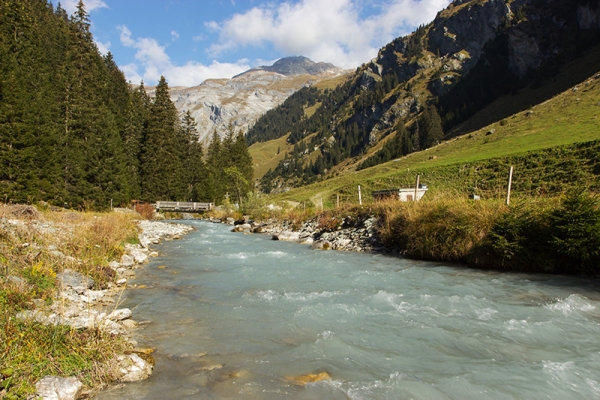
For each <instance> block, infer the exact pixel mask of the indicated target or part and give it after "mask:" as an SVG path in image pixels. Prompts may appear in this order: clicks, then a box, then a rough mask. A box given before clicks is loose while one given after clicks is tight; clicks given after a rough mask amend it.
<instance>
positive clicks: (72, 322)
mask: <svg viewBox="0 0 600 400" xmlns="http://www.w3.org/2000/svg"><path fill="white" fill-rule="evenodd" d="M0 223H2V225H3V227H4V228H5V230H7V231H8V230H10V229H13V228H15V229H16V228H17V227H19V226H24V224H27V229H30V230H33V231H39V232H49V231H57V232H59V231H61V227H59V226H55V225H54V224H53V223H52V222H48V221H45V220H42V219H39V220H36V219H34V220H30V221H27V222H24V221H23V220H19V219H14V220H12V219H5V218H2V219H0ZM138 226H139V230H140V232H139V243H140V244H127V245H125V253H124V254H123V255H122V257H121V259H120V260H119V261H112V262H111V263H110V264H109V267H110V269H111V270H112V271H113V273H114V276H115V279H114V282H110V283H109V284H108V285H107V286H108V287H107V288H106V289H102V290H93V289H92V288H93V287H94V280H93V279H92V278H91V277H90V276H87V275H86V274H84V273H82V272H78V271H75V270H73V269H70V268H65V269H63V270H62V271H61V272H59V273H57V274H56V288H57V291H56V296H55V299H54V301H52V302H51V304H49V305H48V304H47V302H44V301H42V300H40V301H37V300H34V308H33V309H28V310H24V311H21V312H19V313H17V315H16V318H17V319H20V320H33V321H36V322H39V323H41V324H44V325H66V326H70V327H72V328H73V329H76V330H86V329H92V330H96V329H97V330H100V331H102V332H104V333H105V334H106V335H105V336H103V337H106V338H111V337H112V338H114V337H115V336H118V337H122V338H124V339H125V340H126V341H128V342H129V343H130V347H131V348H132V350H131V351H128V352H127V354H118V355H116V357H114V358H113V359H112V360H110V361H109V362H107V363H106V364H105V365H101V366H99V368H106V369H110V370H111V375H112V376H114V377H115V378H116V380H117V381H119V382H133V381H138V380H143V379H146V378H148V377H149V376H150V374H151V373H152V369H153V360H152V357H151V356H150V355H149V354H150V353H151V350H149V349H140V348H137V343H136V341H135V339H134V332H135V329H136V327H137V325H138V323H137V322H136V321H135V320H134V319H132V317H133V313H132V311H131V310H130V309H128V308H120V300H121V299H122V298H123V293H124V291H125V290H126V288H127V283H128V280H129V279H130V278H132V277H133V276H134V275H135V270H136V269H137V268H140V266H141V265H142V264H144V263H147V262H148V261H149V259H150V258H151V257H154V256H157V255H158V254H157V253H156V252H154V251H152V250H151V248H150V246H151V245H152V244H157V243H159V242H160V241H161V240H173V239H178V238H179V237H180V236H181V235H184V234H186V233H188V232H189V231H190V230H193V228H192V227H190V226H188V225H183V224H174V223H166V222H159V221H145V220H142V221H139V222H138ZM62 230H63V231H64V229H62ZM74 233H75V234H76V228H75V232H74ZM23 246H32V247H33V245H30V244H28V243H24V244H23ZM50 247H52V248H48V249H38V251H47V252H51V253H52V254H53V255H54V256H55V257H56V258H57V260H61V259H62V260H66V261H68V264H73V263H75V264H76V263H77V262H78V260H76V259H73V257H69V256H66V255H64V254H63V253H61V252H60V251H59V250H57V249H56V247H55V246H50ZM7 279H8V280H9V281H11V283H12V284H15V285H27V284H28V283H27V282H26V281H25V280H24V279H22V278H20V277H17V276H11V275H9V276H8V277H7ZM109 340H111V339H109ZM0 378H1V377H0ZM0 381H1V379H0ZM83 386H84V385H83V383H82V382H81V381H79V380H78V379H76V378H73V377H59V376H45V377H43V378H42V379H41V380H39V381H38V382H37V383H36V384H35V388H36V391H37V393H36V394H37V396H38V397H37V398H40V397H41V398H43V399H62V400H67V399H77V398H79V397H81V395H82V394H85V393H82V390H85V389H83ZM87 389H88V390H89V388H87ZM0 394H1V393H0ZM0 397H2V396H0Z"/></svg>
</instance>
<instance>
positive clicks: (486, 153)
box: [278, 78, 600, 202]
mask: <svg viewBox="0 0 600 400" xmlns="http://www.w3.org/2000/svg"><path fill="white" fill-rule="evenodd" d="M504 101H506V100H504ZM599 114H600V82H599V81H598V79H594V78H592V79H590V80H588V81H586V82H585V83H582V84H580V85H578V86H577V87H574V88H572V89H569V90H567V91H565V92H563V93H561V94H560V95H558V96H555V97H554V98H552V99H551V100H548V101H546V102H544V103H542V104H540V105H537V106H535V107H532V108H531V109H529V110H527V111H523V112H520V113H518V114H515V115H513V116H512V117H509V118H506V119H505V120H503V121H500V122H497V123H494V124H491V125H489V126H487V127H485V128H482V129H480V130H478V131H474V132H473V133H471V134H467V135H463V136H460V137H457V138H455V139H452V140H449V141H447V142H444V143H442V144H440V145H438V146H436V147H434V148H431V149H428V150H426V151H422V152H419V153H414V154H411V155H409V156H407V157H403V158H401V159H399V160H394V161H391V162H388V163H385V164H382V165H379V166H375V167H373V168H369V169H366V170H363V171H358V172H355V171H348V172H346V173H343V174H341V175H339V176H337V177H334V178H331V179H328V180H326V181H322V182H318V183H316V184H313V185H309V186H306V187H302V188H297V189H294V190H291V191H289V192H287V193H285V194H281V195H279V196H278V197H279V198H281V199H286V200H296V201H303V200H307V199H311V200H312V201H313V202H317V201H319V199H320V198H325V199H326V198H330V197H331V196H332V195H333V194H335V193H342V194H343V195H345V196H346V198H348V200H349V199H351V198H352V197H353V196H354V197H356V196H355V195H354V194H352V193H351V191H350V192H349V191H348V188H350V187H356V186H357V185H364V186H366V187H372V188H374V187H384V186H385V185H386V184H389V185H393V184H396V183H397V179H396V178H395V176H397V175H398V174H401V173H402V174H404V173H406V172H408V171H410V170H413V171H414V170H421V171H431V172H432V174H431V176H430V178H432V180H430V181H428V182H425V183H427V184H428V185H429V186H430V187H432V186H434V185H438V186H440V187H441V186H444V185H445V184H447V183H448V181H447V180H448V177H447V176H446V175H445V174H444V173H440V174H437V175H439V176H440V177H443V178H441V180H439V181H436V179H435V178H434V176H436V173H434V172H435V171H436V170H442V169H444V168H445V167H447V166H451V165H457V164H464V163H472V162H477V161H483V160H489V159H491V158H498V157H505V156H510V155H515V154H523V153H525V152H529V151H535V150H540V149H547V148H551V147H556V146H561V145H566V144H571V143H579V142H586V141H592V140H596V139H600V129H598V128H599V127H600V123H599V122H600V121H599V120H598V116H599ZM492 129H494V130H495V132H494V133H493V134H489V135H487V134H486V133H488V132H489V131H491V130H492ZM433 189H435V188H433ZM462 189H463V190H468V188H462Z"/></svg>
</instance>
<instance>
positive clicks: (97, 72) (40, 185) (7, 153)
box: [0, 0, 252, 209]
mask: <svg viewBox="0 0 600 400" xmlns="http://www.w3.org/2000/svg"><path fill="white" fill-rule="evenodd" d="M0 60H2V61H1V62H0V199H1V200H2V201H4V202H5V203H7V202H30V203H31V202H37V201H47V202H49V203H51V204H55V205H61V206H68V207H74V208H84V209H105V208H108V207H109V206H110V205H111V204H114V205H124V204H127V203H128V202H129V201H130V200H132V199H141V200H146V201H156V200H195V201H213V202H217V203H219V202H221V201H222V200H223V198H224V197H225V195H226V193H227V192H228V191H229V192H232V191H236V192H240V191H241V192H242V193H244V194H245V193H246V192H247V189H248V187H249V183H247V182H250V180H251V179H252V167H251V165H252V164H251V160H250V157H249V155H248V151H247V147H246V145H245V143H244V142H243V138H242V140H235V137H234V133H233V131H232V132H231V134H230V136H231V137H232V138H233V139H231V140H230V142H231V143H230V144H229V145H228V146H227V145H226V146H224V148H223V153H219V154H216V155H215V157H223V158H226V159H227V160H229V161H228V162H227V163H226V164H227V165H225V166H224V167H223V169H219V168H218V167H215V166H211V165H205V162H204V160H203V157H202V147H201V145H200V144H199V143H198V139H197V132H196V122H195V121H194V120H193V118H192V117H191V115H190V114H189V113H185V114H182V115H180V114H179V112H178V111H177V109H176V108H175V106H174V105H173V102H172V101H171V99H170V97H169V88H168V84H167V82H166V80H165V79H164V77H163V78H161V81H160V83H159V85H158V87H157V89H156V93H155V96H154V97H153V98H151V97H149V96H148V95H147V94H146V92H145V89H144V85H143V83H142V84H141V85H140V86H139V87H138V88H136V89H132V88H131V87H130V85H129V84H128V82H127V81H126V80H125V76H124V75H123V73H122V72H121V71H120V70H119V69H118V67H117V66H116V64H115V62H114V59H113V57H112V55H111V54H110V53H109V54H107V55H106V56H102V55H101V54H100V53H99V52H98V49H97V47H96V45H95V43H94V41H93V38H92V34H91V32H90V21H89V17H88V15H87V13H86V11H85V7H84V4H83V2H82V1H80V2H79V3H78V6H77V10H76V12H75V13H74V14H73V15H72V16H68V15H67V13H66V12H65V10H64V9H63V8H61V7H60V5H59V6H57V7H56V8H54V7H53V5H52V4H51V3H50V2H48V1H45V0H5V1H2V2H0ZM231 154H235V158H231ZM211 168H212V169H211ZM215 168H216V169H215ZM224 168H230V171H234V172H239V174H237V175H236V179H235V182H236V184H230V182H229V178H228V175H227V174H225V173H224ZM231 168H234V170H231ZM230 175H231V174H230ZM215 181H218V182H221V181H223V182H222V184H221V186H220V187H222V188H223V189H222V190H215V189H214V184H213V183H214V182H215ZM211 182H213V183H211ZM240 182H241V183H240ZM242 183H243V185H242ZM211 185H213V186H211ZM244 185H245V186H244Z"/></svg>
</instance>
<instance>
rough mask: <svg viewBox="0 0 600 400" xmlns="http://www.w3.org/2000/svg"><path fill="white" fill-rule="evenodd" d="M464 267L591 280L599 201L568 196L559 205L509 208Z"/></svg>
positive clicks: (598, 251) (599, 239)
mask: <svg viewBox="0 0 600 400" xmlns="http://www.w3.org/2000/svg"><path fill="white" fill-rule="evenodd" d="M468 262H469V264H470V265H471V266H476V267H481V268H492V269H504V270H518V271H526V272H548V273H561V274H572V275H586V276H589V275H595V274H596V270H597V269H598V266H599V265H600V210H599V209H598V198H597V196H595V195H591V194H588V193H585V192H583V191H571V192H570V193H569V194H568V195H566V196H565V197H564V198H563V199H562V200H561V201H560V202H559V203H558V204H556V203H555V204H548V203H544V202H535V203H525V202H522V203H520V204H518V205H516V206H513V207H511V208H510V209H509V210H508V211H507V212H505V213H504V214H502V215H501V216H500V217H499V218H498V219H497V220H496V221H495V222H494V224H493V226H492V228H491V229H490V231H489V233H488V235H487V236H486V238H485V239H484V240H482V242H481V243H480V244H479V245H478V246H476V247H475V248H474V249H473V251H472V252H471V254H470V255H469V257H468Z"/></svg>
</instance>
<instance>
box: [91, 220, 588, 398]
mask: <svg viewBox="0 0 600 400" xmlns="http://www.w3.org/2000/svg"><path fill="white" fill-rule="evenodd" d="M191 223H192V224H194V226H195V227H196V228H197V231H195V232H192V233H190V234H188V235H187V236H185V237H184V238H182V239H181V240H179V241H174V242H167V243H164V244H161V245H159V246H156V247H157V249H158V250H159V251H160V252H161V254H162V255H161V256H160V257H158V258H155V259H153V262H152V263H150V264H148V265H146V266H145V268H144V269H143V270H138V272H137V277H136V279H135V282H134V283H135V284H137V285H138V286H140V285H146V286H147V288H141V289H130V290H128V291H127V292H126V294H127V299H126V301H125V303H124V304H123V306H127V307H130V308H135V309H134V317H135V319H136V320H138V321H142V322H144V321H147V323H145V324H142V327H141V328H140V329H139V330H138V333H139V335H140V338H139V341H140V345H144V346H151V347H155V348H156V352H155V353H154V357H155V360H156V366H155V370H154V375H153V376H152V377H151V378H150V379H149V380H147V381H144V382H139V383H133V384H127V385H125V386H124V387H121V388H116V389H112V390H108V391H106V392H104V393H102V394H101V395H100V396H98V398H99V399H186V398H200V399H226V398H230V399H237V398H247V399H283V398H285V399H288V398H289V399H409V398H414V399H480V398H492V399H511V398H521V399H542V398H544V399H546V398H549V399H570V398H581V399H590V398H600V291H599V288H600V285H599V284H598V282H593V281H588V280H583V279H572V278H566V277H560V276H540V275H525V274H502V273H494V272H482V271H476V270H469V269H465V268H462V267H457V266H450V265H444V264H439V263H426V262H418V261H411V260H403V259H398V258H393V257H386V256H382V255H372V254H362V253H345V252H333V251H313V250H311V249H310V248H309V247H308V246H304V245H298V244H293V243H285V242H277V241H271V240H269V239H270V237H268V236H263V235H243V234H240V233H232V232H229V230H230V227H228V226H225V225H219V224H210V223H204V222H191ZM142 287H143V286H142ZM321 372H326V373H327V374H328V375H329V376H330V379H326V380H323V381H319V382H314V383H309V384H307V385H304V386H301V385H298V384H296V383H294V382H293V381H294V379H293V378H291V377H296V376H299V375H304V374H318V373H321Z"/></svg>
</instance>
